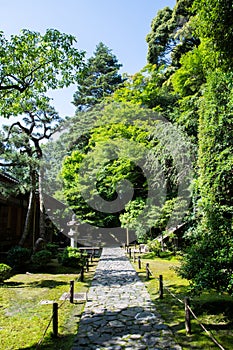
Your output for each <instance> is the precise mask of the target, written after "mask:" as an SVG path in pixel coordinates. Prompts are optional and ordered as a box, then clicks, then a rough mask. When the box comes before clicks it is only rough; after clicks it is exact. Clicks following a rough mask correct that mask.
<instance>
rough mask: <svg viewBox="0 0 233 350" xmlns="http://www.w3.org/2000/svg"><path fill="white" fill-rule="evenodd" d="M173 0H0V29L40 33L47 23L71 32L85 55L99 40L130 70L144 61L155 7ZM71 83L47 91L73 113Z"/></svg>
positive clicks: (64, 111) (62, 110)
mask: <svg viewBox="0 0 233 350" xmlns="http://www.w3.org/2000/svg"><path fill="white" fill-rule="evenodd" d="M175 2H176V1H175V0H162V1H159V0H117V1H113V0H112V1H110V0H66V1H65V0H38V1H36V0H0V30H2V31H3V32H4V34H5V35H6V36H7V37H9V36H10V35H11V34H18V33H19V31H20V29H23V28H26V29H30V30H34V31H39V32H41V33H42V34H43V33H44V32H45V30H46V29H47V28H56V29H58V30H60V31H61V32H64V33H67V34H72V35H74V36H75V37H76V38H77V40H78V42H77V47H78V48H79V49H81V50H84V51H86V52H87V55H86V57H90V56H91V55H92V53H93V51H94V50H95V47H96V45H97V44H98V43H99V42H100V41H102V42H103V43H104V44H106V45H107V46H108V47H109V48H110V49H112V52H113V53H114V54H115V55H116V56H117V58H118V60H119V62H120V63H121V64H122V65H123V67H122V69H121V72H127V73H130V74H133V73H135V72H137V71H139V70H140V69H141V68H142V67H143V66H144V65H145V64H146V55H147V43H146V41H145V37H146V35H147V34H148V33H149V32H150V24H151V21H152V19H153V18H154V17H155V15H156V13H157V11H158V10H159V9H162V8H164V7H165V6H169V7H171V8H173V7H174V5H175ZM74 91H75V87H71V88H69V89H67V90H62V91H57V92H53V93H52V94H51V97H53V98H54V105H55V107H56V108H57V110H58V112H59V113H60V114H61V115H62V116H64V115H72V114H74V110H75V108H74V106H73V105H72V104H71V101H72V96H73V92H74Z"/></svg>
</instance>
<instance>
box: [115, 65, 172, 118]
mask: <svg viewBox="0 0 233 350" xmlns="http://www.w3.org/2000/svg"><path fill="white" fill-rule="evenodd" d="M164 81H165V76H164V67H163V66H162V67H159V68H158V67H157V66H156V65H155V64H154V65H152V64H148V65H146V66H145V67H144V68H142V69H141V70H140V71H139V72H138V73H136V74H134V75H133V76H131V77H128V79H127V80H126V81H125V82H124V84H123V86H122V87H119V89H117V90H116V91H115V92H114V94H113V100H114V101H120V102H123V103H125V102H131V103H135V104H138V105H140V106H142V107H147V108H153V109H154V110H156V111H158V112H163V114H164V115H166V116H168V114H169V112H168V111H169V109H170V106H171V105H173V104H174V103H175V102H176V97H175V96H174V94H172V93H171V91H170V89H169V87H168V86H165V85H163V83H164Z"/></svg>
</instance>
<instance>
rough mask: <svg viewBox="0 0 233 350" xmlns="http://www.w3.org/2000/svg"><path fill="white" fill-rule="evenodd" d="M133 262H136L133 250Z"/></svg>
mask: <svg viewBox="0 0 233 350" xmlns="http://www.w3.org/2000/svg"><path fill="white" fill-rule="evenodd" d="M133 262H134V263H135V262H136V252H135V250H134V251H133Z"/></svg>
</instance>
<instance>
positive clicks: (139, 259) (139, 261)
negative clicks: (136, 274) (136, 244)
mask: <svg viewBox="0 0 233 350" xmlns="http://www.w3.org/2000/svg"><path fill="white" fill-rule="evenodd" d="M138 268H139V270H141V268H142V264H141V257H140V256H138Z"/></svg>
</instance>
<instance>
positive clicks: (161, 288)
mask: <svg viewBox="0 0 233 350" xmlns="http://www.w3.org/2000/svg"><path fill="white" fill-rule="evenodd" d="M159 299H163V276H162V275H159Z"/></svg>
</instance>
